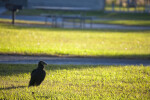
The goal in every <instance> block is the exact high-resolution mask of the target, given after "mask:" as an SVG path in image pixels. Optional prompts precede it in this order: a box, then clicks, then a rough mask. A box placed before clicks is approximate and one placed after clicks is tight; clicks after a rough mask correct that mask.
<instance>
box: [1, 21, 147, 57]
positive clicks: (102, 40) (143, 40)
mask: <svg viewBox="0 0 150 100" xmlns="http://www.w3.org/2000/svg"><path fill="white" fill-rule="evenodd" d="M0 53H1V54H2V53H3V54H23V55H24V54H28V55H57V56H62V55H67V56H97V57H99V56H100V57H117V58H118V57H119V58H122V57H125V58H150V31H149V30H147V31H129V30H78V29H58V28H57V29H56V28H55V29H53V28H40V27H21V26H12V25H9V24H2V23H1V24H0Z"/></svg>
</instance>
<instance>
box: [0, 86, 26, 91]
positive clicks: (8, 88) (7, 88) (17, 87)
mask: <svg viewBox="0 0 150 100" xmlns="http://www.w3.org/2000/svg"><path fill="white" fill-rule="evenodd" d="M25 87H27V86H16V87H15V86H12V87H6V88H0V90H11V89H19V88H25Z"/></svg>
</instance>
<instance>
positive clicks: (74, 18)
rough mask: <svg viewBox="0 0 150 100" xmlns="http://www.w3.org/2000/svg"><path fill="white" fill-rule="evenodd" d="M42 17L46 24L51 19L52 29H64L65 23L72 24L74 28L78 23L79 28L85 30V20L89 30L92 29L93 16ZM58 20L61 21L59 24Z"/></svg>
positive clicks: (54, 15) (49, 15)
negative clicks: (87, 22)
mask: <svg viewBox="0 0 150 100" xmlns="http://www.w3.org/2000/svg"><path fill="white" fill-rule="evenodd" d="M42 16H45V23H46V24H47V22H48V19H49V18H50V19H51V23H52V27H58V26H60V27H64V26H65V22H66V21H68V22H71V23H73V27H74V28H75V27H76V23H79V27H80V28H85V24H86V20H89V21H90V28H92V24H93V18H94V17H93V16H85V15H81V14H76V15H58V14H43V15H42ZM58 20H61V21H60V22H61V24H60V23H58Z"/></svg>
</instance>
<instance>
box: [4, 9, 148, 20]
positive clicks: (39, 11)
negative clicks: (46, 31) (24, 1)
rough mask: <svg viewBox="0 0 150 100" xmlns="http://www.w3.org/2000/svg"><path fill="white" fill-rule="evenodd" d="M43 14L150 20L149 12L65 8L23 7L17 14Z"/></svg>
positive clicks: (7, 13) (8, 12) (8, 13)
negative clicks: (113, 11)
mask: <svg viewBox="0 0 150 100" xmlns="http://www.w3.org/2000/svg"><path fill="white" fill-rule="evenodd" d="M42 14H59V15H62V14H63V15H74V14H82V15H86V16H96V17H99V18H110V19H112V18H114V19H132V20H150V17H149V15H150V14H148V13H105V12H103V11H69V10H68V11H65V10H64V11H63V10H44V9H23V10H20V11H19V12H18V13H17V15H28V16H40V15H42ZM3 15H11V12H10V11H7V12H4V13H3Z"/></svg>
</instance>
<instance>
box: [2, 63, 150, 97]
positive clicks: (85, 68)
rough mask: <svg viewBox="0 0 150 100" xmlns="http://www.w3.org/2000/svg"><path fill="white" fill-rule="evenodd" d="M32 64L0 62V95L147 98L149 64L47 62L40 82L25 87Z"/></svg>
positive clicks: (149, 80) (148, 93) (149, 79)
mask: <svg viewBox="0 0 150 100" xmlns="http://www.w3.org/2000/svg"><path fill="white" fill-rule="evenodd" d="M34 68H36V65H29V64H25V65H23V64H22V65H9V64H0V79H1V81H0V99H1V100H10V99H11V100H20V99H21V100H27V99H28V100H32V99H36V100H45V99H48V100H56V99H57V100H64V99H65V100H66V99H69V100H70V99H71V100H82V99H83V100H100V99H103V100H111V99H113V100H120V99H123V100H124V99H128V100H131V99H132V100H149V99H150V84H149V83H150V66H147V67H145V66H142V65H141V66H100V65H99V66H98V65H97V66H90V65H48V66H46V67H45V69H46V73H47V75H46V78H45V80H44V81H43V83H42V84H41V85H40V86H38V87H30V88H28V83H29V80H30V72H31V71H32V70H33V69H34Z"/></svg>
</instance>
